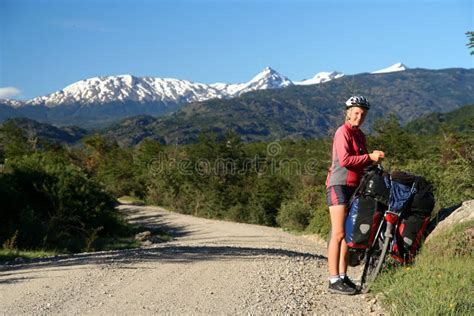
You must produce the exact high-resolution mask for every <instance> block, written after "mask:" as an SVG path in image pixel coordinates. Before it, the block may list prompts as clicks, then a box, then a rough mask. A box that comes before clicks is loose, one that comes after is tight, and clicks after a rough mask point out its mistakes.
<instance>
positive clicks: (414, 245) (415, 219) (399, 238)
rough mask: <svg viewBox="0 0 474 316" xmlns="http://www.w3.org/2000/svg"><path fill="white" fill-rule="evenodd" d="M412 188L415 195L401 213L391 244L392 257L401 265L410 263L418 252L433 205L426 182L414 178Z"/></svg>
mask: <svg viewBox="0 0 474 316" xmlns="http://www.w3.org/2000/svg"><path fill="white" fill-rule="evenodd" d="M414 186H415V188H416V189H417V193H415V195H414V196H413V198H412V200H411V203H410V204H409V206H408V209H407V210H406V211H405V212H404V213H403V216H402V218H401V221H400V224H399V226H398V227H397V231H396V235H395V238H394V240H393V243H392V249H391V251H392V257H393V258H394V259H396V260H397V261H399V262H401V263H410V262H411V261H412V260H413V258H414V257H415V255H416V254H417V252H418V251H419V249H420V246H421V242H422V240H423V238H424V234H425V231H426V229H427V227H428V225H429V222H430V217H431V213H432V212H433V208H434V205H435V199H434V196H433V192H432V186H431V184H430V183H429V182H428V181H426V180H425V179H424V178H423V177H416V179H415V180H414Z"/></svg>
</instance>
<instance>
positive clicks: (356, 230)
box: [344, 196, 383, 249]
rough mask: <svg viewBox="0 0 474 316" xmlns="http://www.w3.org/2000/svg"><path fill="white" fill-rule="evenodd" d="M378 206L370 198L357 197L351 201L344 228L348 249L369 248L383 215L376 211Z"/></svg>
mask: <svg viewBox="0 0 474 316" xmlns="http://www.w3.org/2000/svg"><path fill="white" fill-rule="evenodd" d="M379 204H380V203H378V202H377V201H376V200H375V199H374V198H372V197H370V196H358V197H356V198H354V199H353V200H352V203H351V206H350V208H349V212H348V214H347V217H346V221H345V227H344V230H345V240H346V243H347V246H348V247H350V248H359V249H365V248H368V247H369V245H370V244H371V242H372V241H373V238H374V237H375V231H376V230H377V229H376V227H377V226H378V224H379V222H380V220H381V219H382V215H383V213H382V212H381V211H379V209H378V208H379Z"/></svg>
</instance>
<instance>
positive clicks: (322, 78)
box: [294, 71, 344, 85]
mask: <svg viewBox="0 0 474 316" xmlns="http://www.w3.org/2000/svg"><path fill="white" fill-rule="evenodd" d="M343 76H344V74H343V73H342V72H337V71H332V72H327V71H322V72H319V73H317V74H316V75H315V76H314V77H313V78H311V79H306V80H303V81H295V82H294V84H296V85H310V84H319V83H323V82H328V81H331V80H334V79H338V78H341V77H343Z"/></svg>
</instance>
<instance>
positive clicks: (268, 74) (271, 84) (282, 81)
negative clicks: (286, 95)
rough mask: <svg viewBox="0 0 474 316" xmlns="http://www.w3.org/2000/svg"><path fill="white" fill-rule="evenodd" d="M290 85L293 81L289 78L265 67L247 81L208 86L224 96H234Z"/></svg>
mask: <svg viewBox="0 0 474 316" xmlns="http://www.w3.org/2000/svg"><path fill="white" fill-rule="evenodd" d="M291 85H293V82H292V81H291V80H290V79H288V78H287V77H285V76H283V75H281V74H280V73H278V72H277V71H276V70H274V69H272V68H270V67H266V68H265V69H263V71H262V72H260V73H259V74H258V75H256V76H255V77H253V78H252V80H250V81H249V82H247V83H237V84H226V83H213V84H211V85H210V86H211V87H213V88H216V89H218V90H220V91H221V92H222V93H223V94H224V95H226V97H235V96H239V95H241V94H243V93H245V92H250V91H255V90H263V89H279V88H284V87H288V86H291Z"/></svg>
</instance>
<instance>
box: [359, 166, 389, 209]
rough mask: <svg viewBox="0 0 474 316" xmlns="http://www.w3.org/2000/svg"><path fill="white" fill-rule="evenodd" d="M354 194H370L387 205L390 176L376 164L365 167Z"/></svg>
mask: <svg viewBox="0 0 474 316" xmlns="http://www.w3.org/2000/svg"><path fill="white" fill-rule="evenodd" d="M356 194H357V195H364V196H370V197H372V198H373V199H374V200H376V201H378V202H380V203H382V204H384V205H388V197H389V194H390V178H389V176H388V174H387V173H384V172H382V170H381V169H379V168H378V167H376V166H370V167H367V168H366V169H365V174H364V176H363V177H362V179H361V181H360V184H359V186H358V187H357V190H356Z"/></svg>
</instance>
